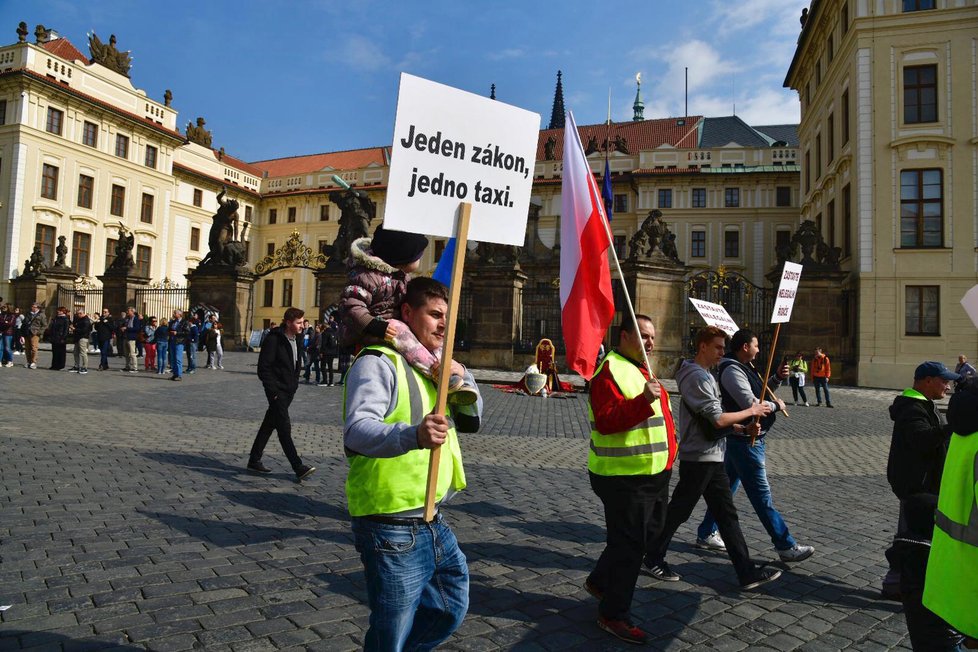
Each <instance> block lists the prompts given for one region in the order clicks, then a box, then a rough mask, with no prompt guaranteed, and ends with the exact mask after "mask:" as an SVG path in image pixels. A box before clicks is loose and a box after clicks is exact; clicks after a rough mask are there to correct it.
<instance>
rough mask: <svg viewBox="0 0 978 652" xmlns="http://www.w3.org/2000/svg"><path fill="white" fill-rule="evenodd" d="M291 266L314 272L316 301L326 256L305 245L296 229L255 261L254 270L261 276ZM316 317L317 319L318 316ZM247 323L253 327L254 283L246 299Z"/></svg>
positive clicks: (325, 265) (311, 319)
mask: <svg viewBox="0 0 978 652" xmlns="http://www.w3.org/2000/svg"><path fill="white" fill-rule="evenodd" d="M293 267H299V268H302V269H308V270H310V271H311V272H313V273H314V274H316V283H317V290H316V292H315V296H316V301H317V302H318V301H319V297H320V293H319V291H318V283H319V274H320V273H321V272H323V271H325V270H326V269H327V258H326V255H325V254H323V253H322V252H316V251H315V250H314V249H312V247H310V246H308V245H306V244H305V243H304V242H303V241H302V234H300V233H299V232H298V231H292V233H291V234H290V235H289V239H288V240H286V241H285V244H283V245H282V246H281V247H279V248H278V249H276V250H275V251H273V252H272V253H270V254H268V255H267V256H265V257H264V258H261V259H260V260H259V261H258V262H257V263H255V266H254V270H255V276H256V277H257V278H262V277H264V276H268V275H269V274H271V273H272V272H277V271H279V270H283V269H289V268H293ZM257 278H256V283H257ZM309 317H310V321H313V318H312V316H311V315H310V316H309ZM316 318H317V319H318V316H316ZM248 323H249V324H251V325H252V326H251V327H252V328H254V327H255V326H254V323H255V284H252V287H251V297H250V300H249V301H248Z"/></svg>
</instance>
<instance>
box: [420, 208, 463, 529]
mask: <svg viewBox="0 0 978 652" xmlns="http://www.w3.org/2000/svg"><path fill="white" fill-rule="evenodd" d="M471 215H472V204H470V203H468V202H463V203H462V204H461V205H460V206H459V213H458V221H457V223H456V229H455V258H454V260H453V261H452V280H451V285H449V287H448V315H447V316H446V320H445V343H444V344H443V345H442V349H441V364H440V365H439V366H438V399H437V401H436V403H435V411H434V413H435V414H442V415H443V414H445V411H446V409H447V407H448V384H449V382H450V379H451V376H452V368H451V362H452V353H453V352H454V349H455V323H456V321H457V320H456V317H457V316H458V300H459V295H460V294H461V293H462V270H463V268H464V267H465V252H466V250H467V248H468V247H467V245H468V238H469V218H470V217H471ZM440 463H441V446H435V447H434V448H432V449H431V457H430V458H429V460H428V486H427V488H426V489H425V495H424V520H425V521H426V522H429V523H430V522H431V521H432V520H434V518H435V495H436V492H437V490H438V465H439V464H440Z"/></svg>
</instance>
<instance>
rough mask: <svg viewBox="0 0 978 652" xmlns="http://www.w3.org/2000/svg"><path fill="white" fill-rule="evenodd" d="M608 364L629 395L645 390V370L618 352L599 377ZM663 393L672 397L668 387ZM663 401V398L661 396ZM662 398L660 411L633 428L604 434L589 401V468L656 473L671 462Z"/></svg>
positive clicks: (601, 472)
mask: <svg viewBox="0 0 978 652" xmlns="http://www.w3.org/2000/svg"><path fill="white" fill-rule="evenodd" d="M605 365H607V366H608V369H609V371H611V375H612V376H613V377H614V379H615V382H616V383H617V384H618V388H619V389H620V390H621V393H622V395H624V397H625V398H635V397H636V396H638V395H639V394H641V393H642V392H643V391H645V383H647V382H648V381H647V380H646V379H645V376H644V375H642V371H641V370H640V369H639V368H638V367H637V366H636V365H635V363H633V362H631V361H629V360H628V359H627V358H625V357H623V356H622V355H621V354H620V353H618V352H617V351H612V352H611V353H609V354H608V355H607V356H605V359H604V360H602V361H601V364H600V365H599V366H598V370H597V371H596V372H595V376H597V374H598V373H599V372H600V371H601V370H602V369H603V368H604V366H605ZM662 396H663V397H664V398H665V400H667V401H668V400H669V399H668V394H666V391H665V388H663V390H662ZM660 400H661V399H660ZM659 403H660V401H656V402H655V403H653V404H652V405H653V406H654V407H655V412H656V414H655V415H654V416H652V417H649V418H648V419H646V420H645V421H642V422H641V423H638V424H636V425H635V426H634V427H632V428H631V429H630V430H626V431H624V432H616V433H612V434H610V435H602V434H601V433H600V432H598V430H597V428H596V427H595V425H594V410H593V409H592V408H591V404H590V403H588V419H589V420H590V422H591V448H590V450H589V451H588V456H587V468H588V470H589V471H590V472H591V473H594V474H596V475H654V474H656V473H661V472H662V471H664V470H665V468H666V465H667V464H668V463H669V434H668V432H667V430H666V422H665V418H664V417H663V414H664V411H663V410H662V409H661V406H659Z"/></svg>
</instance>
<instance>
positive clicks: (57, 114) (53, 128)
mask: <svg viewBox="0 0 978 652" xmlns="http://www.w3.org/2000/svg"><path fill="white" fill-rule="evenodd" d="M64 119H65V112H64V111H61V110H58V109H53V108H51V107H48V124H47V127H45V128H46V129H47V130H48V131H50V132H51V133H52V134H57V135H59V136H60V135H61V127H62V125H63V124H64Z"/></svg>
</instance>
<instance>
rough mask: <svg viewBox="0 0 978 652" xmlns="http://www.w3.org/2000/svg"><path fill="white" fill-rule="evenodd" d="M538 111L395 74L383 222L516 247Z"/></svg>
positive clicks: (523, 226) (530, 174)
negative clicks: (461, 216)
mask: <svg viewBox="0 0 978 652" xmlns="http://www.w3.org/2000/svg"><path fill="white" fill-rule="evenodd" d="M539 134H540V115H539V114H538V113H533V112H531V111H526V110H524V109H520V108H517V107H515V106H512V105H509V104H505V103H503V102H499V101H497V100H490V99H489V98H486V97H482V96H481V95H475V94H473V93H468V92H466V91H461V90H459V89H457V88H452V87H451V86H445V85H443V84H438V83H435V82H433V81H429V80H427V79H422V78H421V77H415V76H414V75H409V74H407V73H401V85H400V89H399V91H398V94H397V117H396V118H395V120H394V144H393V147H392V148H391V167H390V176H389V179H388V183H387V203H386V206H385V209H384V228H390V229H394V230H398V231H409V232H411V233H424V234H427V235H433V236H440V237H451V236H454V235H455V226H456V215H457V213H458V207H459V204H460V203H461V202H468V203H470V204H472V216H471V222H470V225H469V239H471V240H476V241H480V242H496V243H500V244H509V245H518V246H522V245H523V241H524V239H525V235H526V216H527V211H528V210H529V207H530V189H531V186H532V184H533V170H534V168H535V167H536V151H537V139H538V138H539Z"/></svg>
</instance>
